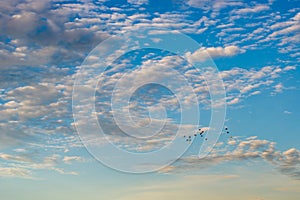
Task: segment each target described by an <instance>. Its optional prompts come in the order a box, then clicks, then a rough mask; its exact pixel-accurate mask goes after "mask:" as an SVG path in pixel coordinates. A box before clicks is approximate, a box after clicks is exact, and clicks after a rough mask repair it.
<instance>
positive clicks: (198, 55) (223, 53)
mask: <svg viewBox="0 0 300 200" xmlns="http://www.w3.org/2000/svg"><path fill="white" fill-rule="evenodd" d="M243 52H245V51H244V50H243V49H240V48H239V47H237V46H234V45H232V46H226V47H207V48H204V47H202V48H200V49H198V50H196V51H195V52H188V53H186V58H187V59H188V60H190V61H191V62H198V61H203V60H206V59H208V57H207V54H208V55H209V56H211V57H212V58H217V57H231V56H234V55H237V54H240V53H243Z"/></svg>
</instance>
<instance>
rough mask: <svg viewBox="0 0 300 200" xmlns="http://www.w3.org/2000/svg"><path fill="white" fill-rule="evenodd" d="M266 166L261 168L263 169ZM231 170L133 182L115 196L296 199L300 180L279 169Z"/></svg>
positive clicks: (180, 199)
mask: <svg viewBox="0 0 300 200" xmlns="http://www.w3.org/2000/svg"><path fill="white" fill-rule="evenodd" d="M264 170H266V169H262V171H264ZM258 171H260V169H257V170H255V169H249V171H246V170H245V169H240V171H239V170H237V171H236V170H234V171H233V172H234V173H233V174H226V175H188V176H182V177H178V179H176V180H168V181H161V182H152V183H147V184H145V185H141V186H136V187H135V188H131V189H130V190H129V191H128V194H127V196H123V197H121V198H119V199H118V200H140V199H143V200H153V199H155V200H201V199H205V200H282V199H287V200H299V199H300V190H299V189H300V181H299V180H293V179H291V178H290V177H288V176H286V175H282V174H280V173H279V172H276V171H271V172H269V173H258Z"/></svg>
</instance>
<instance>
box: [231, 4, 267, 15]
mask: <svg viewBox="0 0 300 200" xmlns="http://www.w3.org/2000/svg"><path fill="white" fill-rule="evenodd" d="M269 9H270V7H269V6H268V5H256V6H254V7H249V8H241V9H238V10H234V11H233V12H234V13H236V14H239V15H246V14H249V13H257V12H261V11H265V10H269Z"/></svg>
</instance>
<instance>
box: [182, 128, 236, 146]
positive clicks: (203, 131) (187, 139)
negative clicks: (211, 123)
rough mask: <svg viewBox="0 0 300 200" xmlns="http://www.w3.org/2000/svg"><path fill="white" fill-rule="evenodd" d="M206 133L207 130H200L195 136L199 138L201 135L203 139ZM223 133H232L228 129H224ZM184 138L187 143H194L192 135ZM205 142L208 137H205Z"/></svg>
mask: <svg viewBox="0 0 300 200" xmlns="http://www.w3.org/2000/svg"><path fill="white" fill-rule="evenodd" d="M204 133H205V130H203V129H201V128H199V129H198V131H197V133H195V134H194V137H197V136H198V134H199V136H200V137H203V134H204ZM223 133H224V134H229V133H230V132H229V130H228V127H225V128H224V130H223ZM183 137H184V138H185V139H186V140H185V141H186V142H189V143H190V142H191V141H192V135H188V136H186V135H184V136H183ZM230 138H232V136H231V137H230ZM205 140H207V137H205Z"/></svg>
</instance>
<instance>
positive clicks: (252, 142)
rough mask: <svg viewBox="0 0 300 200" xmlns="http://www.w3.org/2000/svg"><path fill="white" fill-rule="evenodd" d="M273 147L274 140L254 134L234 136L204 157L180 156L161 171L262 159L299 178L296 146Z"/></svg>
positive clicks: (274, 145)
mask: <svg viewBox="0 0 300 200" xmlns="http://www.w3.org/2000/svg"><path fill="white" fill-rule="evenodd" d="M275 147H276V143H275V142H272V141H268V140H260V139H258V138H257V137H256V136H255V137H249V138H246V139H241V138H240V139H239V138H238V137H234V138H232V139H230V140H228V142H227V143H221V144H220V145H218V146H216V147H215V149H213V150H212V152H211V153H210V154H209V155H208V156H206V157H205V158H202V159H199V158H198V157H197V156H188V157H182V158H181V159H180V160H179V161H178V162H177V163H175V164H174V165H172V166H170V167H168V168H166V169H164V170H162V171H161V172H163V173H165V172H168V173H173V172H172V171H175V172H178V171H179V172H180V171H181V170H184V171H186V170H187V169H191V170H192V169H195V170H196V169H199V168H206V167H208V166H211V165H217V164H222V163H224V162H230V161H245V160H253V159H262V160H264V161H266V162H268V163H271V164H273V165H274V166H275V167H276V168H277V169H278V170H279V171H280V172H282V173H284V174H286V175H289V176H291V177H292V178H294V179H300V151H299V150H297V149H296V148H291V149H288V150H286V151H279V150H276V148H275Z"/></svg>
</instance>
